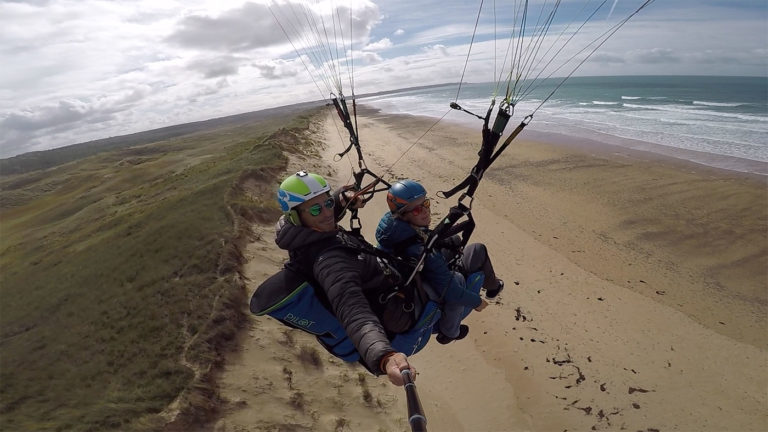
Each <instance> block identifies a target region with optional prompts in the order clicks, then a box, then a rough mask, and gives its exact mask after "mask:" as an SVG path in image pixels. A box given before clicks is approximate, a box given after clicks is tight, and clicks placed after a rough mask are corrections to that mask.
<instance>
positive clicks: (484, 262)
mask: <svg viewBox="0 0 768 432" xmlns="http://www.w3.org/2000/svg"><path fill="white" fill-rule="evenodd" d="M387 205H388V207H389V212H387V213H385V214H384V215H383V216H382V218H381V220H380V221H379V225H378V227H377V228H376V240H377V241H378V244H379V247H380V248H382V249H383V250H385V251H387V252H390V253H393V254H395V255H398V256H401V257H414V258H415V257H418V256H420V255H421V253H422V251H423V250H424V241H425V240H426V238H427V236H428V235H429V233H430V229H429V225H430V222H431V213H430V200H429V198H428V197H427V191H426V189H424V187H423V186H422V185H421V184H419V183H418V182H416V181H414V180H400V181H398V182H396V183H394V184H393V185H392V186H391V187H390V189H389V192H388V193H387ZM458 245H459V244H455V245H454V246H458ZM460 270H461V271H462V273H463V274H462V273H458V272H454V271H452V270H451V269H450V268H449V266H448V261H447V259H446V257H445V256H444V255H443V253H441V251H439V250H435V251H433V252H432V253H430V254H429V255H428V256H427V257H426V259H425V261H424V267H423V268H422V270H421V276H422V279H423V280H424V282H426V284H425V290H426V291H427V294H428V295H429V297H430V299H432V300H434V301H436V302H438V303H440V304H441V309H442V310H443V316H442V317H441V318H440V325H439V328H438V332H439V334H438V335H437V338H436V339H437V341H438V342H439V343H441V344H447V343H449V342H452V341H454V340H459V339H463V338H464V337H466V336H467V334H468V333H469V326H467V325H465V324H461V320H462V319H463V317H464V316H466V313H467V311H468V310H469V309H467V308H472V309H474V310H476V311H482V310H483V309H484V308H485V307H486V306H487V305H488V302H487V301H486V300H484V299H483V298H482V297H480V295H479V294H478V293H476V292H474V291H472V290H469V289H466V288H465V280H464V277H465V275H467V274H469V273H472V272H474V271H478V270H481V271H482V272H483V273H484V276H485V279H484V282H483V286H484V287H485V288H486V297H487V298H494V297H496V296H497V295H498V293H499V292H501V290H502V289H503V287H504V282H503V281H502V280H501V279H498V278H497V277H496V274H495V272H494V270H493V266H492V265H491V262H490V259H489V258H488V253H487V250H486V248H485V245H483V244H480V243H474V244H470V245H467V246H466V247H465V249H464V251H463V259H462V262H461V263H460Z"/></svg>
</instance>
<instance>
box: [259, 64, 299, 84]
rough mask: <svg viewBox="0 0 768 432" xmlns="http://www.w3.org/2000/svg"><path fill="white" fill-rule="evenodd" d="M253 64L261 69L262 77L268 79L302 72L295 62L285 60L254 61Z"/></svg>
mask: <svg viewBox="0 0 768 432" xmlns="http://www.w3.org/2000/svg"><path fill="white" fill-rule="evenodd" d="M253 66H254V67H256V69H258V70H259V72H260V73H261V77H262V78H266V79H268V80H277V79H282V78H286V77H294V76H296V75H298V74H299V72H300V70H299V69H298V68H297V66H296V64H295V63H294V62H287V61H285V60H269V61H265V62H257V63H254V65H253Z"/></svg>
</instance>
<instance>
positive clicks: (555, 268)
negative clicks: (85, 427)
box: [216, 112, 768, 431]
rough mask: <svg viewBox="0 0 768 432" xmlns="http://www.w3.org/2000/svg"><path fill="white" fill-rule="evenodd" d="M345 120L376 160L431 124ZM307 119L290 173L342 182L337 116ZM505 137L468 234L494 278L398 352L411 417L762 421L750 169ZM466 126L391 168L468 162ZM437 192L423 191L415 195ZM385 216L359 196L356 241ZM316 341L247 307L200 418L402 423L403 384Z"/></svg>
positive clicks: (449, 171)
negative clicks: (313, 149)
mask: <svg viewBox="0 0 768 432" xmlns="http://www.w3.org/2000/svg"><path fill="white" fill-rule="evenodd" d="M359 122H360V136H361V140H362V141H363V142H364V145H365V150H366V152H367V153H366V161H367V163H368V166H369V168H370V169H371V170H372V171H374V172H377V173H379V174H383V173H384V172H385V171H386V170H387V169H388V168H389V167H390V165H391V164H392V163H393V162H394V161H395V160H397V159H398V158H399V157H400V155H402V154H403V152H405V151H406V150H407V149H408V148H409V147H411V145H412V144H414V142H416V140H417V139H418V138H419V136H421V134H423V133H424V131H425V130H426V129H427V128H428V127H429V126H430V125H431V123H432V121H430V120H427V119H422V118H417V117H403V116H384V115H380V114H377V113H375V112H368V113H367V114H366V115H365V116H363V117H361V118H360V119H359ZM317 133H318V134H320V135H321V136H324V137H325V141H326V142H327V143H328V145H327V147H326V148H325V149H323V151H322V152H321V153H322V156H323V157H322V160H321V161H310V160H296V161H294V162H295V165H296V166H295V167H292V169H297V168H300V167H306V168H309V169H312V170H315V171H316V172H319V173H320V174H323V175H326V176H327V177H328V178H329V180H331V181H332V182H333V183H334V184H336V185H340V184H344V183H349V182H350V177H349V172H350V163H347V162H345V161H341V162H333V153H335V152H338V151H340V150H341V149H342V144H341V143H340V140H339V133H338V132H337V129H336V125H335V124H334V122H332V121H331V120H330V118H329V119H328V120H327V121H326V122H325V123H323V124H322V125H320V126H319V129H318V131H317ZM519 139H520V141H519V142H516V143H515V144H514V145H513V146H512V147H511V148H510V149H508V150H507V153H505V155H504V156H503V157H502V158H500V160H499V162H498V166H494V168H492V170H491V171H489V173H488V175H487V176H486V178H485V180H484V181H483V183H482V185H481V187H480V189H479V190H478V193H477V194H476V195H475V200H474V202H473V214H474V216H475V219H476V220H477V221H478V227H477V230H476V232H475V234H474V235H473V241H481V242H484V243H485V244H486V245H487V246H488V247H489V249H490V250H491V253H492V257H493V259H494V264H495V266H496V268H497V272H498V273H499V274H500V276H501V277H502V278H504V279H505V281H506V283H507V288H506V290H505V291H504V292H503V293H502V294H501V295H500V296H499V297H498V298H497V299H496V300H494V301H492V305H491V306H490V307H488V308H487V309H486V310H485V311H483V312H481V313H473V314H472V315H470V317H469V318H468V320H467V323H468V324H469V325H470V334H469V336H468V337H467V339H465V340H462V341H460V342H456V343H453V344H450V345H447V346H442V345H438V344H436V343H431V344H429V345H428V346H427V348H426V349H425V350H423V351H422V352H420V353H418V354H417V355H415V356H413V357H412V358H411V361H412V363H413V364H414V365H415V366H416V367H417V368H418V370H419V372H420V373H419V376H418V379H417V382H416V384H417V385H418V388H419V393H420V395H421V398H422V403H423V405H424V408H425V411H426V415H427V418H428V427H429V429H430V430H432V431H526V430H530V431H563V430H569V431H580V430H630V431H638V430H639V431H653V430H658V431H669V430H681V431H749V430H755V431H758V430H768V412H767V410H766V407H767V406H768V397H767V395H766V389H768V372H766V369H765V366H766V365H767V364H768V352H767V351H766V349H767V348H768V332H766V330H768V318H767V317H766V307H768V280H767V279H766V268H768V252H767V251H766V249H767V248H768V238H766V235H768V230H767V229H766V228H767V227H768V194H766V181H765V178H764V177H762V178H760V177H754V176H746V175H741V174H734V173H728V172H724V171H717V170H714V169H709V168H704V167H700V166H697V165H693V164H687V163H682V162H679V161H675V160H671V159H662V158H659V157H654V156H652V155H649V154H642V153H637V152H629V151H626V150H621V149H617V148H605V147H589V148H587V149H585V148H584V146H583V145H579V146H574V145H570V144H569V142H568V141H567V140H561V142H557V143H542V142H531V141H525V132H524V133H523V134H522V135H521V137H520V138H519ZM478 140H479V132H477V131H472V130H467V129H463V128H461V127H458V126H451V125H442V124H441V125H440V127H439V128H436V129H435V130H433V131H432V132H431V133H430V134H428V135H427V136H425V137H424V138H423V139H422V140H421V141H419V142H418V143H417V144H416V145H414V146H413V148H412V149H411V150H409V151H408V153H407V154H406V156H405V157H404V158H402V159H401V160H400V161H399V162H397V164H396V165H395V166H394V168H392V172H391V173H392V175H393V177H395V178H399V177H410V178H415V179H418V180H419V181H421V182H422V183H423V184H424V185H425V186H426V187H427V189H428V190H429V191H430V192H431V193H434V192H435V191H437V190H441V189H447V188H449V187H450V186H453V185H454V184H455V183H457V182H458V181H460V180H461V179H462V178H463V177H464V176H465V175H466V173H467V172H468V170H469V168H471V166H472V165H473V164H474V158H475V154H476V151H477V150H476V147H477V143H478ZM341 142H343V141H341ZM353 163H354V165H355V166H356V164H357V162H356V161H353ZM454 202H455V201H454V200H441V199H436V200H435V204H436V205H435V206H434V210H435V211H436V212H437V213H438V214H445V212H446V211H447V209H448V208H449V207H450V206H451V205H452V204H453V203H454ZM384 211H385V204H384V200H383V197H381V199H375V200H374V201H372V202H371V203H369V205H368V206H367V207H366V208H365V209H363V211H361V218H362V220H363V224H364V233H365V234H366V237H367V238H368V239H373V229H374V228H375V225H376V222H377V221H378V219H379V217H380V216H381V214H383V212H384ZM433 220H434V219H433ZM258 229H259V230H260V232H261V233H262V236H261V239H260V240H259V241H256V242H254V243H253V244H252V245H251V246H250V247H249V250H248V255H249V258H250V261H249V263H248V266H247V268H246V272H247V274H248V276H249V277H250V278H251V279H252V285H251V289H255V288H256V286H257V285H258V283H259V282H260V281H262V280H263V279H264V278H265V277H266V276H268V275H269V274H271V273H273V272H274V271H275V270H276V269H277V268H279V266H280V264H281V263H282V260H283V259H284V257H285V255H284V254H283V253H281V252H280V251H278V250H277V248H276V247H275V246H274V244H273V243H272V235H273V234H272V232H271V227H260V228H258ZM316 347H318V346H317V344H315V343H314V342H313V341H312V339H311V338H309V337H307V335H304V334H300V333H298V332H295V331H289V330H288V329H287V328H285V327H283V326H281V325H279V324H277V323H276V322H274V321H272V320H270V319H254V321H253V326H252V328H251V329H250V330H249V334H248V335H244V337H243V350H242V352H241V353H238V354H236V355H234V356H232V358H231V359H230V361H229V363H228V365H227V367H226V370H225V371H224V373H223V374H222V386H223V389H222V396H223V398H224V400H225V404H224V412H225V415H224V416H223V417H222V419H221V420H220V421H219V422H218V424H217V425H216V430H218V431H273V430H286V431H294V430H296V431H303V430H307V431H309V430H329V431H334V430H349V431H358V430H366V431H367V430H373V431H396V430H408V425H407V423H406V421H405V412H406V411H405V398H404V393H403V391H402V389H400V388H395V387H393V386H392V385H390V384H389V383H387V382H386V380H385V379H376V378H374V377H372V376H370V375H366V374H365V373H364V370H363V369H362V368H360V367H355V366H349V365H344V364H342V363H341V362H339V361H336V360H335V359H333V358H331V357H329V356H328V355H327V354H325V353H324V352H317V351H315V349H314V348H316Z"/></svg>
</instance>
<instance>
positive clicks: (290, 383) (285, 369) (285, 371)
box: [283, 366, 293, 389]
mask: <svg viewBox="0 0 768 432" xmlns="http://www.w3.org/2000/svg"><path fill="white" fill-rule="evenodd" d="M283 376H285V381H286V382H287V383H288V388H289V389H293V371H292V370H290V369H288V367H287V366H283Z"/></svg>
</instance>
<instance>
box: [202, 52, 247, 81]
mask: <svg viewBox="0 0 768 432" xmlns="http://www.w3.org/2000/svg"><path fill="white" fill-rule="evenodd" d="M243 61H245V59H244V58H242V57H235V56H219V57H211V58H201V59H197V60H195V61H193V62H191V63H190V64H189V68H190V69H191V70H194V71H196V72H200V73H201V74H202V75H203V77H205V78H219V77H225V76H230V75H237V73H238V71H239V70H240V64H241V63H242V62H243Z"/></svg>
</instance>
